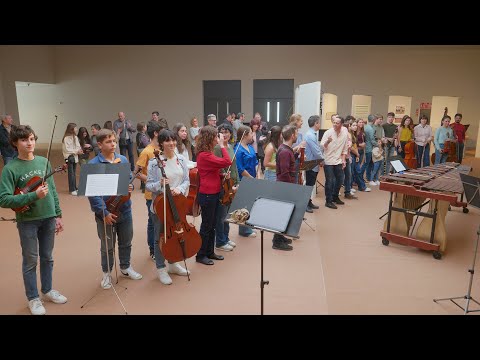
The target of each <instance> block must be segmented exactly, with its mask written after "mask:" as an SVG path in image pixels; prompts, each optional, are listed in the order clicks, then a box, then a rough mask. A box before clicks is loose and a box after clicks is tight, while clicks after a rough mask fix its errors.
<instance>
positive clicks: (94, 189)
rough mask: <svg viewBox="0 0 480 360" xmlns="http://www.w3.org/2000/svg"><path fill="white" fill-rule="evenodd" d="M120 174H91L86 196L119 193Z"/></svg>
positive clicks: (86, 187) (88, 179) (88, 178)
mask: <svg viewBox="0 0 480 360" xmlns="http://www.w3.org/2000/svg"><path fill="white" fill-rule="evenodd" d="M117 189H118V174H89V175H87V184H86V186H85V196H106V195H117Z"/></svg>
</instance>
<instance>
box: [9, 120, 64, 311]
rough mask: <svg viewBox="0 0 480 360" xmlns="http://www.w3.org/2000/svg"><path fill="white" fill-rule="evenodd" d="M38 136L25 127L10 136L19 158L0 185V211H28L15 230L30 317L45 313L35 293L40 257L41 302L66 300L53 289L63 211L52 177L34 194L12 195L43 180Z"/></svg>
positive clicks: (20, 214) (20, 215) (18, 217)
mask: <svg viewBox="0 0 480 360" xmlns="http://www.w3.org/2000/svg"><path fill="white" fill-rule="evenodd" d="M36 140H37V136H36V135H35V132H34V131H33V129H32V128H31V127H30V126H28V125H20V126H17V127H15V128H14V129H12V130H11V132H10V143H11V144H12V146H14V147H15V148H17V150H18V157H17V158H16V159H13V160H12V161H10V162H9V163H8V164H7V165H6V166H5V167H4V168H3V171H2V176H1V181H0V207H2V208H12V209H14V208H22V207H23V206H25V205H28V206H29V209H28V210H26V211H24V212H17V213H16V220H17V228H18V233H19V235H20V245H21V246H22V257H23V263H22V272H23V283H24V285H25V293H26V295H27V299H28V307H29V308H30V311H31V313H32V314H33V315H44V314H45V313H46V311H45V308H44V306H43V303H42V301H41V300H40V297H39V294H38V289H37V261H38V256H39V255H40V279H41V284H42V289H41V290H42V293H43V299H45V300H49V301H52V302H54V303H56V304H64V303H66V302H67V298H66V297H65V296H63V295H62V294H60V293H59V292H58V291H57V290H53V289H52V271H53V256H52V252H53V246H54V239H55V234H58V233H60V232H61V231H63V222H62V211H61V210H60V204H59V202H58V196H57V191H56V189H55V182H54V181H53V176H50V177H48V178H47V179H46V180H45V183H44V185H41V186H39V187H38V188H37V189H36V190H35V191H31V192H26V193H25V194H22V193H20V194H17V195H14V192H15V189H16V188H17V187H18V188H20V189H23V188H25V186H26V185H27V183H28V182H29V181H30V180H31V179H32V178H33V177H35V176H38V177H41V178H43V177H44V176H45V169H46V172H47V174H49V173H51V171H52V170H51V165H50V163H48V167H47V162H48V160H47V159H46V158H44V157H42V156H38V155H34V154H33V153H34V150H35V141H36Z"/></svg>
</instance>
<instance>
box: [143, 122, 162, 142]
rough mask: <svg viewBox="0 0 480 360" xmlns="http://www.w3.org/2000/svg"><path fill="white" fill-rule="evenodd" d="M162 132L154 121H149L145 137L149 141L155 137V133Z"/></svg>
mask: <svg viewBox="0 0 480 360" xmlns="http://www.w3.org/2000/svg"><path fill="white" fill-rule="evenodd" d="M162 130H163V127H161V126H160V124H159V123H158V122H156V121H153V120H150V121H149V122H148V124H147V135H148V137H149V138H150V139H153V138H154V137H155V133H157V134H160V131H162Z"/></svg>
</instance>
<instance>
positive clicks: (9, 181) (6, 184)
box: [0, 155, 62, 222]
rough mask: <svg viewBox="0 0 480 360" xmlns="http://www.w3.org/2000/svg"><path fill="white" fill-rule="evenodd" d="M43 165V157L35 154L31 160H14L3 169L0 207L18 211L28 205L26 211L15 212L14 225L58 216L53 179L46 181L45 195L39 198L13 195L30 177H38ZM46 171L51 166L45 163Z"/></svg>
mask: <svg viewBox="0 0 480 360" xmlns="http://www.w3.org/2000/svg"><path fill="white" fill-rule="evenodd" d="M46 162H47V159H46V158H44V157H42V156H38V155H35V157H34V159H33V160H20V159H18V158H15V159H13V160H12V161H10V162H9V163H8V164H7V165H6V166H5V167H4V168H3V171H2V178H1V180H0V207H2V208H20V207H22V206H24V205H29V206H30V209H29V210H27V211H26V212H24V213H16V215H17V222H23V221H32V220H43V219H48V218H51V217H57V216H61V215H62V210H60V203H59V202H58V195H57V190H56V188H55V182H54V181H53V176H50V177H49V178H48V179H47V180H46V182H47V184H48V194H47V196H45V197H44V198H43V199H39V198H38V197H37V194H36V192H35V191H33V192H29V193H27V194H19V195H13V193H14V192H15V188H16V187H18V188H20V189H23V188H24V187H25V186H26V185H27V183H28V181H29V180H30V179H32V178H33V177H35V176H39V177H42V176H43V175H44V172H45V165H46ZM50 172H51V165H50V163H49V164H48V170H47V174H48V173H50Z"/></svg>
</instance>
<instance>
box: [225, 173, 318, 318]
mask: <svg viewBox="0 0 480 360" xmlns="http://www.w3.org/2000/svg"><path fill="white" fill-rule="evenodd" d="M312 190H313V186H303V185H298V184H291V183H285V182H280V181H265V180H259V179H251V178H246V177H244V178H242V181H240V186H239V187H238V191H237V194H236V195H235V198H234V199H233V202H232V204H231V206H230V209H229V211H230V212H233V211H235V210H238V209H247V210H248V211H249V212H251V211H252V207H253V206H254V205H255V206H260V207H261V206H262V205H265V203H264V204H260V203H257V201H259V202H268V201H269V200H270V201H276V202H278V203H283V204H281V206H275V207H272V208H270V209H269V211H258V212H254V213H253V215H255V218H253V217H252V218H250V219H248V220H247V222H246V223H245V224H243V223H242V224H240V225H245V226H248V227H251V228H253V229H258V230H260V234H261V236H260V291H261V298H260V313H261V315H263V289H264V286H265V285H268V284H269V281H268V280H263V233H264V231H267V232H270V233H272V234H281V235H287V236H290V237H294V238H297V239H298V237H299V236H298V233H299V231H300V226H301V225H302V221H303V217H304V215H305V210H306V209H307V205H308V201H309V200H310V196H311V195H312ZM292 204H293V211H292V212H291V213H290V216H288V214H286V213H285V212H286V211H289V210H288V209H289V207H291V205H292ZM226 221H228V222H230V223H234V222H233V221H231V220H226ZM252 224H255V225H252ZM272 224H275V225H272ZM281 229H285V230H284V231H280V230H281Z"/></svg>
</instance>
